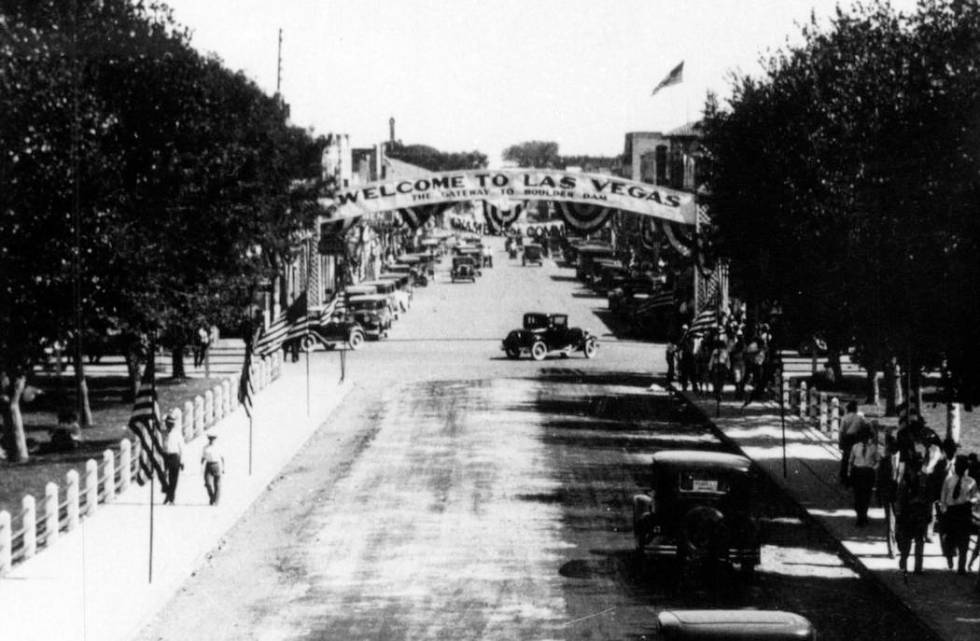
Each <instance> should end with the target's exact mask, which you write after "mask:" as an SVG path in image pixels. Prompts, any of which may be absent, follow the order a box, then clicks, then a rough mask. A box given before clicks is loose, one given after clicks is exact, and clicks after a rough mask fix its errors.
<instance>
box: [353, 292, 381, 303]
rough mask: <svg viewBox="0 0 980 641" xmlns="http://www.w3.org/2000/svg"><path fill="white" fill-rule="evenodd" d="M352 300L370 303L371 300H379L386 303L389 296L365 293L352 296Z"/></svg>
mask: <svg viewBox="0 0 980 641" xmlns="http://www.w3.org/2000/svg"><path fill="white" fill-rule="evenodd" d="M350 302H351V303H368V302H370V303H377V302H383V303H386V302H388V297H387V296H377V295H373V294H368V295H363V296H351V297H350Z"/></svg>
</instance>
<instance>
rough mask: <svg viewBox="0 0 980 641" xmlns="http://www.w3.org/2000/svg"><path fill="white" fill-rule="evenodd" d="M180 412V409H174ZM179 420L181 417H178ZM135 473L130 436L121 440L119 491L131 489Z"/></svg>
mask: <svg viewBox="0 0 980 641" xmlns="http://www.w3.org/2000/svg"><path fill="white" fill-rule="evenodd" d="M174 411H175V412H178V411H180V410H174ZM177 420H178V422H179V421H180V419H179V418H178V419H177ZM132 473H133V444H132V443H130V442H129V439H128V438H124V439H122V440H121V441H119V493H120V494H122V493H123V492H125V491H126V490H128V489H129V482H130V480H132V479H131V478H130V476H131V475H132Z"/></svg>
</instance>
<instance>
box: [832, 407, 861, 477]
mask: <svg viewBox="0 0 980 641" xmlns="http://www.w3.org/2000/svg"><path fill="white" fill-rule="evenodd" d="M867 425H868V422H867V419H865V417H864V414H862V413H861V412H859V411H858V404H857V401H848V402H847V408H846V411H845V412H844V416H842V417H841V420H840V431H839V433H838V436H837V445H838V447H839V448H840V452H841V460H840V482H841V485H844V486H847V485H850V482H851V480H850V478H849V477H848V475H847V471H848V462H849V461H850V456H851V449H852V448H853V447H854V443H856V442H857V439H858V435H859V434H861V433H862V431H863V430H864V428H865V427H867Z"/></svg>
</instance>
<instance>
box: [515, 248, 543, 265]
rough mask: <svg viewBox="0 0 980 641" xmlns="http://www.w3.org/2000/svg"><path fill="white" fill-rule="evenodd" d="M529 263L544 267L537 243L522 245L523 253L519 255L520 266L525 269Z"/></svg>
mask: <svg viewBox="0 0 980 641" xmlns="http://www.w3.org/2000/svg"><path fill="white" fill-rule="evenodd" d="M531 263H533V264H535V265H538V266H539V267H540V266H542V265H544V258H543V257H542V251H541V245H538V244H537V243H526V244H525V245H524V253H523V254H521V265H523V266H525V267H526V266H527V265H529V264H531Z"/></svg>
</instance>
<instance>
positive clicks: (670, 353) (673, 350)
mask: <svg viewBox="0 0 980 641" xmlns="http://www.w3.org/2000/svg"><path fill="white" fill-rule="evenodd" d="M676 356H677V344H676V343H675V342H674V341H670V342H669V343H667V349H666V354H665V357H666V359H667V385H671V384H673V382H674V376H675V375H676V372H675V369H674V361H675V358H676Z"/></svg>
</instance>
